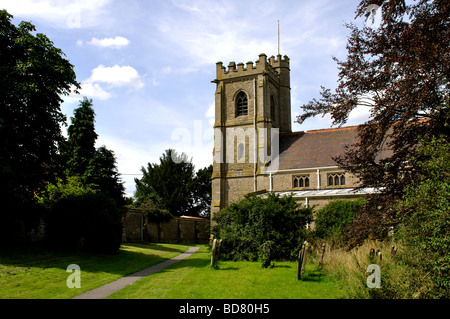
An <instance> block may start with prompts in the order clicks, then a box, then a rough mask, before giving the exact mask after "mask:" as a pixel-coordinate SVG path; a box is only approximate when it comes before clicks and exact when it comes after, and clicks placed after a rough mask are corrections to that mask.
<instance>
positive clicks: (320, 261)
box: [319, 243, 327, 268]
mask: <svg viewBox="0 0 450 319" xmlns="http://www.w3.org/2000/svg"><path fill="white" fill-rule="evenodd" d="M326 247H327V244H326V243H323V244H322V254H321V255H320V260H319V268H322V267H323V258H324V257H325V248H326Z"/></svg>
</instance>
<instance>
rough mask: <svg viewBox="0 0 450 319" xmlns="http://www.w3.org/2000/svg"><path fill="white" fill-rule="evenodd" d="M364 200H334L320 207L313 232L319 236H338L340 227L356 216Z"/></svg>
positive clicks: (340, 230) (364, 202)
mask: <svg viewBox="0 0 450 319" xmlns="http://www.w3.org/2000/svg"><path fill="white" fill-rule="evenodd" d="M366 203H367V201H366V200H363V199H356V200H342V199H340V200H334V201H331V202H329V203H328V204H327V205H326V206H324V207H323V208H322V209H320V210H319V211H318V212H317V215H316V220H315V222H316V228H315V234H316V236H317V237H320V238H330V237H338V236H339V235H340V234H341V232H342V229H343V228H344V227H345V226H347V225H349V224H350V223H351V222H352V221H353V219H354V218H355V217H356V213H357V211H358V209H360V208H361V207H362V206H363V205H365V204H366Z"/></svg>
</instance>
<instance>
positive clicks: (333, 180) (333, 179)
mask: <svg viewBox="0 0 450 319" xmlns="http://www.w3.org/2000/svg"><path fill="white" fill-rule="evenodd" d="M339 185H345V174H344V173H341V174H328V186H339Z"/></svg>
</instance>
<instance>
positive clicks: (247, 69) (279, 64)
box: [216, 53, 289, 80]
mask: <svg viewBox="0 0 450 319" xmlns="http://www.w3.org/2000/svg"><path fill="white" fill-rule="evenodd" d="M281 68H287V69H288V70H289V58H288V57H287V56H284V57H282V56H281V55H278V56H277V57H276V58H275V56H271V57H270V58H269V59H267V55H265V54H264V53H262V54H260V55H259V59H258V60H256V61H255V62H252V61H249V62H247V63H246V64H244V63H238V64H237V65H236V63H235V62H230V63H229V64H228V67H225V66H223V62H217V63H216V79H217V80H224V79H228V78H234V77H242V76H248V75H256V74H263V73H264V72H268V73H272V74H273V75H274V76H277V77H278V76H279V74H280V69H281Z"/></svg>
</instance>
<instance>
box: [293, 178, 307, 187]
mask: <svg viewBox="0 0 450 319" xmlns="http://www.w3.org/2000/svg"><path fill="white" fill-rule="evenodd" d="M292 186H293V188H300V187H309V175H302V176H293V177H292Z"/></svg>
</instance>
